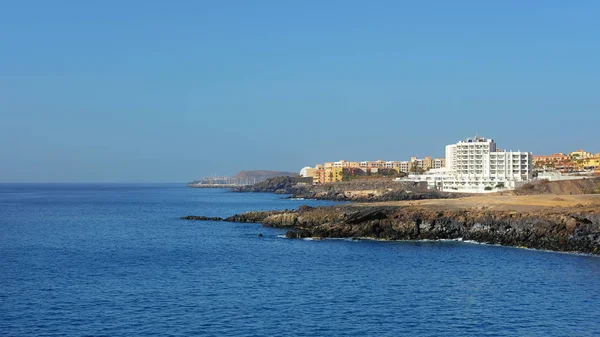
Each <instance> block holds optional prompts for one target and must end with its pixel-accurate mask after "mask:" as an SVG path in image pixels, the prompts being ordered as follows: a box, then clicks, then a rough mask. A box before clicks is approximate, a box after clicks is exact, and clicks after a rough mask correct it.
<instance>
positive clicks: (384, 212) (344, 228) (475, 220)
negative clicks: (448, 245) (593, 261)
mask: <svg viewBox="0 0 600 337" xmlns="http://www.w3.org/2000/svg"><path fill="white" fill-rule="evenodd" d="M485 198H486V197H481V198H479V197H470V198H461V199H447V200H423V201H413V202H409V201H404V202H387V203H368V204H350V205H342V206H332V207H316V208H313V207H308V206H303V207H300V209H298V210H283V211H270V212H249V213H243V214H237V215H233V216H231V217H229V218H225V219H223V218H205V217H202V216H187V217H183V218H182V219H185V220H212V221H229V222H256V223H262V224H263V225H264V226H270V227H279V228H288V229H289V230H288V232H287V233H286V236H287V237H288V238H355V239H365V238H368V239H377V240H442V239H451V240H472V241H475V242H480V243H487V244H499V245H505V246H515V247H527V248H535V249H542V250H552V251H561V252H581V253H589V254H600V197H599V196H597V195H587V196H586V195H583V196H561V197H560V198H559V197H556V196H552V195H547V196H535V197H519V196H510V197H509V196H495V197H487V198H488V200H486V199H485Z"/></svg>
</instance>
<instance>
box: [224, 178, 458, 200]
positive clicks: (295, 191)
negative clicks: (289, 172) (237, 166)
mask: <svg viewBox="0 0 600 337" xmlns="http://www.w3.org/2000/svg"><path fill="white" fill-rule="evenodd" d="M231 191H233V192H255V193H257V192H258V193H275V194H288V195H289V197H288V198H303V199H316V200H332V201H352V202H381V201H401V200H424V199H446V198H457V197H460V196H463V195H460V194H457V193H444V192H439V191H431V190H427V189H423V188H420V187H419V185H418V184H415V183H411V182H396V181H393V180H392V179H389V178H388V179H364V180H356V181H348V182H337V183H329V184H320V185H312V183H311V182H310V180H307V179H306V178H298V177H276V178H272V179H268V180H265V181H263V182H261V183H257V184H254V185H249V186H241V187H237V188H233V189H232V190H231Z"/></svg>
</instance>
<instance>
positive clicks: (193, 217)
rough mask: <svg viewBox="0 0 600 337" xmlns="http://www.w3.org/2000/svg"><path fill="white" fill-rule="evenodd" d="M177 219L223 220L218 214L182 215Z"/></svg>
mask: <svg viewBox="0 0 600 337" xmlns="http://www.w3.org/2000/svg"><path fill="white" fill-rule="evenodd" d="M179 219H181V220H198V221H223V218H220V217H218V216H215V217H210V216H202V215H188V216H182V217H181V218H179Z"/></svg>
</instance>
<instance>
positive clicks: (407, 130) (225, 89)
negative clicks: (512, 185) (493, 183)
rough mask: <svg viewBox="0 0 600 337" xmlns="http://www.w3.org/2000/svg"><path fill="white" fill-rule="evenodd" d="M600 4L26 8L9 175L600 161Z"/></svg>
mask: <svg viewBox="0 0 600 337" xmlns="http://www.w3.org/2000/svg"><path fill="white" fill-rule="evenodd" d="M599 16H600V2H597V1H576V2H566V1H494V2H491V1H418V2H417V1H398V0H396V1H383V0H381V1H347V0H346V1H312V0H308V1H260V0H257V1H176V2H168V1H59V0H57V1H12V2H5V3H3V5H2V10H1V11H0V45H1V46H2V49H1V52H0V181H4V182H185V181H189V180H192V179H194V178H198V177H201V176H204V175H212V174H219V175H221V174H235V173H236V172H237V171H239V170H243V169H245V170H250V169H275V170H293V171H297V170H299V169H300V168H301V167H302V166H305V165H314V164H316V163H319V162H323V161H328V160H338V159H342V158H343V159H346V160H376V159H384V160H407V159H408V158H409V157H410V156H412V155H417V156H425V155H432V156H443V154H444V153H443V151H444V146H445V145H446V144H449V143H454V142H456V141H458V140H461V139H463V138H465V137H468V136H473V135H474V134H475V133H477V134H479V135H484V136H487V137H492V138H494V139H495V140H496V141H497V142H498V145H499V147H501V148H507V149H513V150H522V151H531V152H533V153H534V154H550V153H553V152H558V151H563V152H567V151H572V150H576V149H577V148H584V149H587V150H589V151H594V152H600V132H598V125H599V122H600V94H599V93H600V91H599V88H600V41H599V37H600V24H598V17H599Z"/></svg>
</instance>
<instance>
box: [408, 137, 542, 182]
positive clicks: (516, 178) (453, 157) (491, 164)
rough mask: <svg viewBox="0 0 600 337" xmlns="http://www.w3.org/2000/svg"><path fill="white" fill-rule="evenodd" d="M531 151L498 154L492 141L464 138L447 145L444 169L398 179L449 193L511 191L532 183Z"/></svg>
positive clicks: (480, 138) (479, 138) (501, 152)
mask: <svg viewBox="0 0 600 337" xmlns="http://www.w3.org/2000/svg"><path fill="white" fill-rule="evenodd" d="M532 178H533V165H532V154H531V152H520V151H518V152H513V151H499V150H497V148H496V143H495V142H494V140H493V139H486V138H483V137H475V138H467V139H465V140H464V141H460V142H458V143H456V144H451V145H448V146H446V168H445V169H440V170H430V171H429V172H428V173H426V174H422V175H412V176H409V177H407V178H402V179H400V180H406V181H426V182H427V185H428V186H429V188H435V189H438V190H442V191H448V192H465V193H485V192H496V191H499V190H507V189H514V188H516V187H518V186H519V185H521V184H523V183H525V182H527V181H530V180H532Z"/></svg>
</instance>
